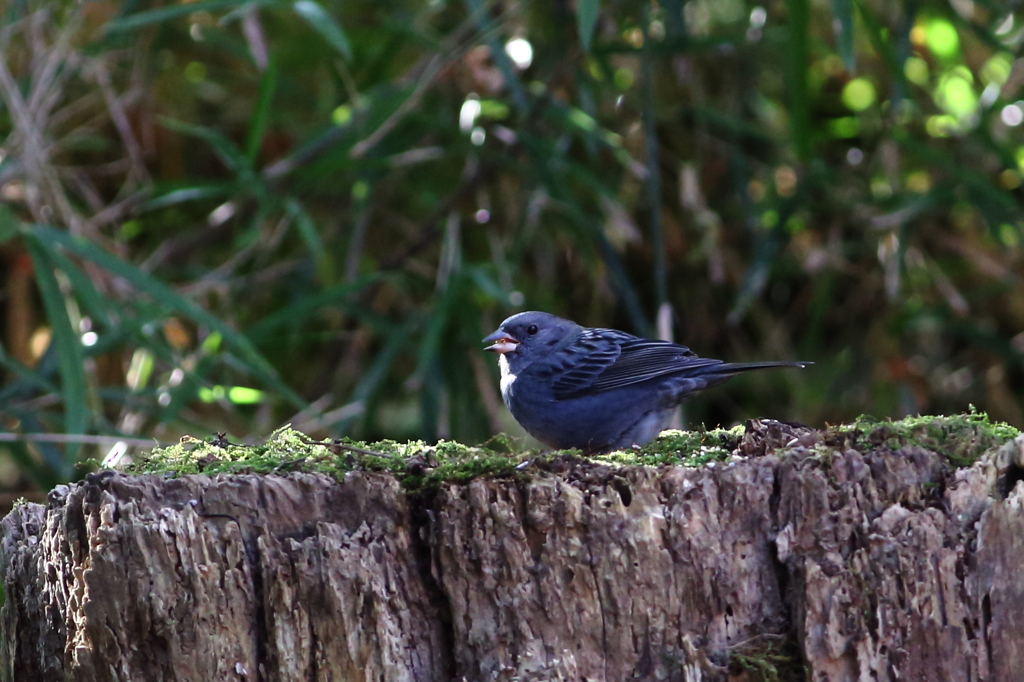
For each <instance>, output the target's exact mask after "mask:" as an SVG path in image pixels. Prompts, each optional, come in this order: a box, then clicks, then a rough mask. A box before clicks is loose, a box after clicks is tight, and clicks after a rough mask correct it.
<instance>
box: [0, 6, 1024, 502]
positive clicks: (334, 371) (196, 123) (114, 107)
mask: <svg viewBox="0 0 1024 682" xmlns="http://www.w3.org/2000/svg"><path fill="white" fill-rule="evenodd" d="M1014 7H1017V4H1016V3H997V2H981V1H979V2H972V1H971V0H954V1H953V2H949V3H946V2H937V1H933V0H926V1H922V2H894V1H890V0H832V1H831V2H824V1H817V0H816V1H815V2H811V1H810V0H785V1H783V0H778V1H772V2H764V3H759V2H746V1H743V0H690V1H686V2H684V1H683V0H665V1H663V2H645V3H638V2H609V1H608V0H605V1H604V2H599V1H598V0H576V2H575V3H572V2H563V1H555V2H484V1H483V0H465V2H449V1H446V0H430V1H428V2H420V1H416V2H413V1H403V0H375V1H373V2H351V1H350V2H342V1H341V0H325V1H324V2H320V3H318V2H314V1H313V0H299V1H298V2H287V1H285V0H254V1H250V2H240V1H238V0H201V1H198V2H192V3H188V4H184V3H166V4H160V3H152V2H146V1H145V0H142V1H135V0H129V1H128V2H123V3H122V2H111V1H107V0H95V1H93V2H87V3H77V2H69V1H66V0H65V1H60V2H52V1H43V0H8V1H7V2H5V3H3V4H0V11H2V13H3V16H2V17H0V57H2V58H0V140H2V142H0V159H2V160H0V200H2V205H0V267H2V272H3V281H2V282H0V287H2V288H0V311H2V314H3V323H2V324H3V326H2V338H0V343H2V346H0V379H2V385H0V431H2V432H4V433H3V434H0V436H3V437H4V438H7V439H8V440H6V441H0V488H2V489H3V490H7V491H20V490H26V489H32V488H35V489H46V488H48V487H49V486H51V485H52V484H54V483H56V482H58V481H61V480H66V479H68V478H70V477H73V476H75V475H77V474H76V472H79V473H80V472H81V471H82V469H81V468H79V469H76V468H75V464H76V462H79V461H81V460H82V459H84V458H90V457H93V458H99V459H102V458H104V457H107V456H108V455H111V456H113V457H114V458H116V456H117V455H118V454H119V453H121V452H123V451H126V450H127V451H128V452H134V451H137V450H138V449H139V448H141V447H144V445H145V443H147V442H148V443H152V442H154V439H155V440H156V441H160V442H168V441H174V440H177V439H178V438H179V437H180V436H182V435H183V434H191V435H193V436H197V437H208V436H209V435H211V434H212V433H215V432H227V433H228V437H229V438H231V439H233V440H245V439H251V440H258V439H260V438H262V437H264V436H266V435H267V434H268V433H269V432H271V431H272V430H273V429H275V428H277V427H278V426H281V425H283V424H285V423H288V422H291V423H292V424H293V425H294V426H295V427H296V428H298V429H301V430H304V431H306V432H308V433H310V434H311V435H315V436H339V435H349V436H353V437H357V438H360V439H368V440H373V439H380V438H391V439H397V440H404V439H410V438H422V439H426V440H428V441H432V440H435V439H439V438H455V439H459V440H461V441H464V442H469V443H477V442H481V441H484V440H486V439H487V438H489V437H490V436H491V435H492V434H494V433H495V432H496V431H498V430H508V431H509V432H511V433H521V432H519V431H518V430H517V429H516V427H515V426H514V424H513V423H512V422H511V420H510V419H509V417H508V415H507V414H506V412H505V409H504V407H503V406H502V405H501V400H500V397H499V394H498V390H497V367H496V363H495V362H494V358H493V357H492V356H489V355H486V354H484V353H483V352H481V350H480V349H481V344H480V342H479V341H480V339H481V338H482V337H483V336H484V335H485V334H487V333H488V332H490V331H492V330H493V329H494V328H495V327H496V326H497V324H498V323H499V322H500V321H501V320H502V319H503V318H504V317H506V316H507V315H509V314H511V313H513V312H517V311H521V310H525V309H540V310H546V311H549V312H553V313H556V314H560V315H563V316H566V317H571V318H573V319H575V320H576V321H578V322H580V323H582V324H585V325H592V326H610V327H617V328H619V329H624V330H627V331H630V332H634V333H637V334H642V335H662V336H664V335H667V334H672V335H673V336H674V339H675V340H676V341H680V342H683V343H686V344H687V345H689V346H691V347H692V348H693V349H694V350H695V351H697V352H698V353H699V354H701V355H707V356H713V357H720V358H724V359H728V360H732V361H746V360H785V359H800V360H811V361H814V362H815V363H816V364H815V365H814V367H813V368H810V369H808V370H804V371H800V372H796V371H778V372H765V373H757V374H755V375H751V376H744V377H741V378H737V379H735V380H734V381H733V382H731V383H730V384H728V385H727V386H725V387H722V388H719V389H716V390H714V391H712V392H710V393H708V394H706V395H705V396H704V397H702V398H700V399H698V400H697V401H695V402H693V403H691V404H690V405H688V406H687V408H686V422H687V424H688V425H689V426H691V427H692V426H697V425H700V424H704V425H706V426H708V427H714V426H717V425H731V424H734V423H737V422H740V421H742V420H744V419H747V418H750V417H754V416H765V417H773V418H778V419H784V420H792V421H800V422H803V423H806V424H809V425H812V426H821V425H823V424H825V423H826V422H828V423H836V422H841V421H844V420H849V419H851V418H853V417H856V416H857V415H859V414H861V413H869V414H873V415H876V416H893V417H895V416H902V415H906V414H909V413H916V412H923V413H943V412H954V411H962V410H965V409H968V406H969V405H972V404H973V405H975V406H976V407H977V408H978V409H980V410H986V411H988V412H990V414H991V415H992V417H993V418H995V419H1002V420H1006V421H1008V422H1010V423H1011V424H1013V425H1015V426H1017V427H1024V414H1022V411H1021V405H1020V401H1021V398H1022V396H1024V373H1022V358H1024V290H1022V288H1021V286H1020V277H1021V275H1022V272H1021V250H1020V240H1021V238H1022V232H1021V228H1022V226H1024V221H1022V216H1021V197H1022V194H1021V192H1022V189H1021V187H1020V185H1021V177H1022V175H1021V167H1022V164H1024V134H1022V130H1024V128H1021V127H1020V124H1021V123H1022V121H1024V101H1019V100H1020V98H1021V97H1022V84H1024V61H1022V60H1021V59H1020V58H1019V53H1020V49H1021V47H1020V46H1021V42H1022V40H1024V11H1019V10H1013V8H1014ZM12 434H13V435H12ZM26 434H44V435H45V436H43V437H41V436H39V435H32V436H26ZM77 434H86V435H88V436H91V437H92V438H85V439H83V438H80V437H78V436H77ZM68 436H73V437H72V438H70V442H52V441H60V440H62V439H67V437H68ZM25 438H29V439H30V440H25ZM41 438H42V439H41ZM47 438H48V439H49V440H47Z"/></svg>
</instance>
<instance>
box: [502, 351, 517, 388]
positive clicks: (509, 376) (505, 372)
mask: <svg viewBox="0 0 1024 682" xmlns="http://www.w3.org/2000/svg"><path fill="white" fill-rule="evenodd" d="M498 368H499V369H500V370H501V395H502V397H504V396H505V395H506V394H508V393H509V391H511V390H512V384H513V383H515V380H516V375H515V374H513V373H512V372H511V370H509V368H508V358H506V357H505V355H504V354H502V355H501V356H499V357H498Z"/></svg>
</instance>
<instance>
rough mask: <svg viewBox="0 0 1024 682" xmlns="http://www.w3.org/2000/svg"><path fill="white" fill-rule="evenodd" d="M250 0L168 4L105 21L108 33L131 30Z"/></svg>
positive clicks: (222, 8)
mask: <svg viewBox="0 0 1024 682" xmlns="http://www.w3.org/2000/svg"><path fill="white" fill-rule="evenodd" d="M251 1H252V0H200V2H188V3H182V4H176V5H170V6H168V7H160V8H159V9H151V10H148V11H146V12H139V13H137V14H129V15H128V16H124V17H118V18H117V19H114V20H112V21H109V22H107V27H106V28H107V32H108V33H117V32H120V31H132V30H134V29H137V28H142V27H143V26H150V25H152V24H160V23H163V22H165V21H170V20H171V19H177V18H178V17H185V16H188V15H189V14H192V13H193V12H199V11H207V12H219V11H220V10H224V9H231V8H232V7H237V6H238V5H243V4H246V3H247V2H251ZM259 4H269V3H259Z"/></svg>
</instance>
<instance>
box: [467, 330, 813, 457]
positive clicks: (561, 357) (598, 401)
mask: <svg viewBox="0 0 1024 682" xmlns="http://www.w3.org/2000/svg"><path fill="white" fill-rule="evenodd" d="M483 343H489V344H491V345H489V346H487V347H486V348H485V349H484V350H487V351H491V352H494V353H498V356H499V357H498V366H499V368H500V370H501V380H500V387H501V397H502V399H503V400H504V402H505V405H506V407H508V409H509V411H510V412H511V413H512V416H513V417H514V418H515V420H516V421H517V422H519V424H520V425H521V426H522V427H523V428H524V429H526V431H527V433H529V434H530V435H531V436H533V437H534V438H536V439H537V440H539V441H540V442H541V443H543V444H544V445H547V446H548V447H551V448H554V449H556V450H568V449H578V450H580V451H582V452H584V453H585V454H600V453H606V452H612V451H615V450H624V449H627V448H631V447H633V446H640V445H645V444H646V443H649V442H651V441H652V440H654V439H655V438H656V437H657V436H658V434H659V433H661V432H662V431H664V430H665V429H666V428H667V427H668V425H669V422H670V421H671V419H672V414H673V412H674V410H675V409H676V407H678V406H679V405H680V404H681V403H683V402H684V401H686V400H687V399H689V398H691V397H692V396H693V395H695V394H696V393H698V392H700V391H703V390H704V389H706V388H710V387H712V386H717V385H718V384H721V383H722V382H724V381H726V380H728V379H730V378H732V377H733V376H735V375H736V374H739V373H740V372H747V371H750V370H754V369H768V368H773V367H806V366H808V365H811V364H813V363H810V362H785V361H783V362H740V363H729V362H724V361H722V360H713V359H710V358H702V357H699V356H697V354H696V353H694V352H693V351H691V350H690V349H689V348H687V347H686V346H682V345H679V344H675V343H671V342H669V341H658V340H654V339H644V338H640V337H638V336H634V335H632V334H628V333H626V332H622V331H618V330H615V329H603V328H597V327H582V326H580V325H578V324H576V323H575V322H573V321H571V320H566V319H563V318H560V317H557V316H555V315H552V314H550V313H545V312H539V311H528V312H523V313H519V314H517V315H512V316H511V317H509V318H508V319H506V320H505V321H504V322H502V323H501V326H499V327H498V329H497V330H495V331H494V332H493V333H492V334H489V335H488V336H486V337H485V338H484V339H483Z"/></svg>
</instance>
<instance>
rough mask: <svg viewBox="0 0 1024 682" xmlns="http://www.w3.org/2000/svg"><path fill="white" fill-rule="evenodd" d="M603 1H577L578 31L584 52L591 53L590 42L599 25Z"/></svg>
mask: <svg viewBox="0 0 1024 682" xmlns="http://www.w3.org/2000/svg"><path fill="white" fill-rule="evenodd" d="M600 6H601V0H576V30H577V31H578V32H579V34H580V45H582V46H583V51H584V52H590V41H591V40H592V39H593V37H594V26H596V25H597V10H598V8H599V7H600Z"/></svg>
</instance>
